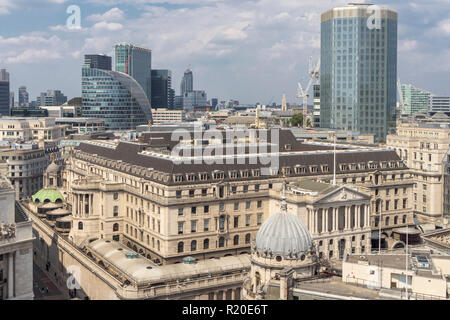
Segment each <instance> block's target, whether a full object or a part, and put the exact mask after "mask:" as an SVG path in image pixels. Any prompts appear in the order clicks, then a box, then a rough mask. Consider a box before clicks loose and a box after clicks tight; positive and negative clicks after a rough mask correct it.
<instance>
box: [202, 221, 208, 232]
mask: <svg viewBox="0 0 450 320" xmlns="http://www.w3.org/2000/svg"><path fill="white" fill-rule="evenodd" d="M203 231H209V219H205V220H203Z"/></svg>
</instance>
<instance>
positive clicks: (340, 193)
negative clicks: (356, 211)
mask: <svg viewBox="0 0 450 320" xmlns="http://www.w3.org/2000/svg"><path fill="white" fill-rule="evenodd" d="M359 200H370V196H369V195H367V194H364V193H361V192H358V191H356V190H353V189H350V188H347V187H342V188H339V189H337V190H334V191H332V192H330V193H329V194H327V195H325V196H323V197H322V198H320V199H318V200H317V201H315V203H320V204H323V203H332V202H333V203H335V202H348V201H359Z"/></svg>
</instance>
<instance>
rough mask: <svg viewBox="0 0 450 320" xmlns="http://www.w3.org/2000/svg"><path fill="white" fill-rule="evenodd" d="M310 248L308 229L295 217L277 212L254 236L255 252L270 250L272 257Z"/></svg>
mask: <svg viewBox="0 0 450 320" xmlns="http://www.w3.org/2000/svg"><path fill="white" fill-rule="evenodd" d="M311 246H312V239H311V235H310V233H309V231H308V228H307V227H306V226H305V225H304V224H303V222H302V221H301V220H300V219H299V218H298V217H297V216H295V215H293V214H291V213H287V212H278V213H277V214H275V215H273V216H271V217H270V218H269V219H267V221H266V222H264V224H263V225H262V226H261V229H259V231H258V234H257V235H256V250H257V251H259V252H262V251H264V250H269V249H270V250H271V251H272V253H273V254H274V255H282V256H286V255H288V254H289V253H293V252H294V251H295V252H296V253H300V252H304V253H305V252H307V251H308V250H309V249H310V248H311Z"/></svg>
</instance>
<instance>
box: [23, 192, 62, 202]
mask: <svg viewBox="0 0 450 320" xmlns="http://www.w3.org/2000/svg"><path fill="white" fill-rule="evenodd" d="M31 199H32V200H33V202H36V200H39V202H40V203H44V202H46V201H47V202H48V201H50V202H53V203H54V202H56V201H57V200H58V199H59V200H61V201H64V197H63V195H62V194H61V192H59V191H58V190H56V189H41V190H39V191H38V192H36V193H35V194H34V195H33V196H32V197H31Z"/></svg>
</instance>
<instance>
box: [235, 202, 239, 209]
mask: <svg viewBox="0 0 450 320" xmlns="http://www.w3.org/2000/svg"><path fill="white" fill-rule="evenodd" d="M234 210H235V211H237V210H239V202H235V203H234Z"/></svg>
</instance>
